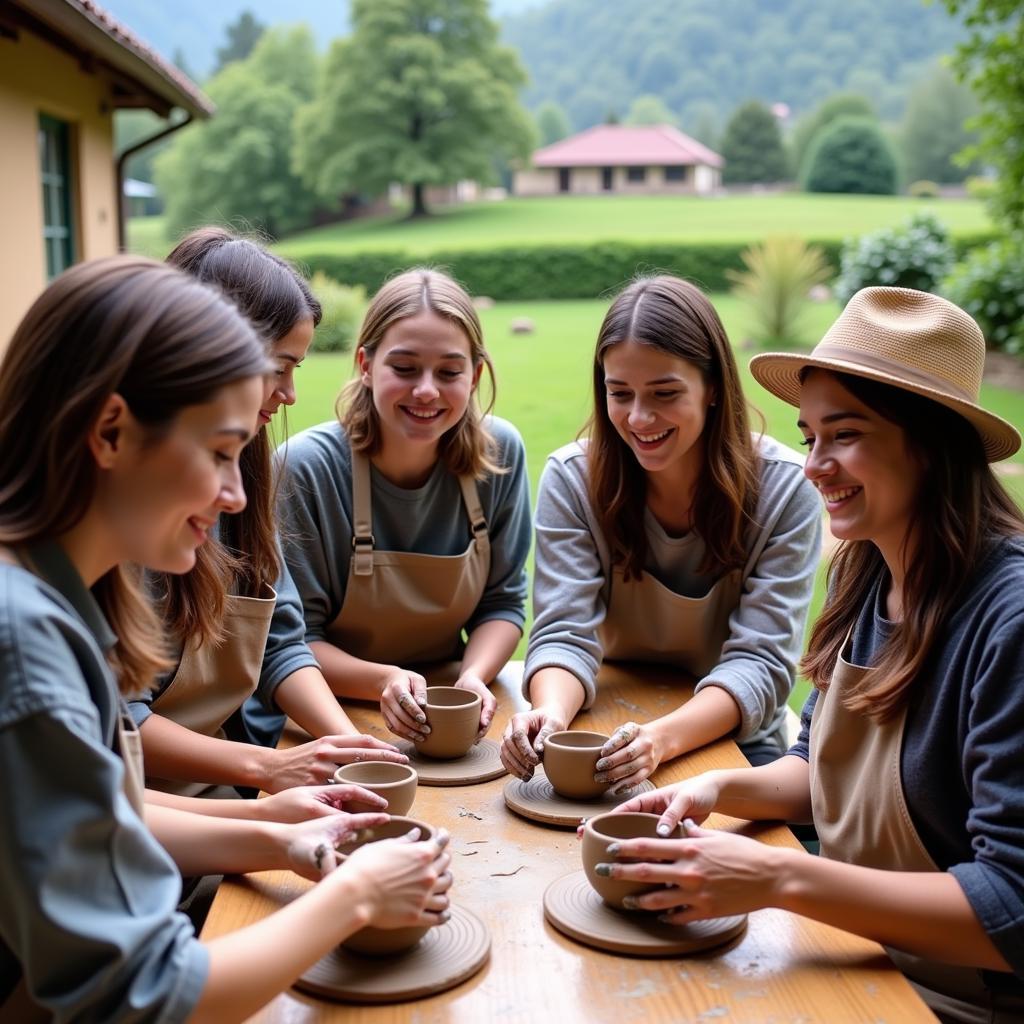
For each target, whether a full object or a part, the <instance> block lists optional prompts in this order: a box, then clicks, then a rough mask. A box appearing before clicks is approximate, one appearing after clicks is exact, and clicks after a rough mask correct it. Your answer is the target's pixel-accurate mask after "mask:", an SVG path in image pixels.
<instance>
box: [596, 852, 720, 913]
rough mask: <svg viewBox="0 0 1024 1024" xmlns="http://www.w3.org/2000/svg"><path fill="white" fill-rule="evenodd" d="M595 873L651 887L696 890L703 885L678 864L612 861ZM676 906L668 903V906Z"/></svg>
mask: <svg viewBox="0 0 1024 1024" xmlns="http://www.w3.org/2000/svg"><path fill="white" fill-rule="evenodd" d="M595 871H596V872H597V873H598V874H599V875H601V876H602V877H603V878H614V879H617V880H619V881H622V882H650V883H651V885H672V886H678V887H679V888H680V889H685V888H687V887H688V886H689V887H692V888H696V887H697V886H698V885H700V884H701V882H700V880H699V879H698V878H696V877H693V876H692V875H691V874H690V873H689V872H687V870H686V869H685V867H680V865H678V864H676V863H670V864H655V863H650V862H644V863H642V864H620V863H618V862H617V861H612V862H610V863H607V864H598V865H597V866H596V868H595ZM678 902H685V901H677V903H676V904H672V903H667V904H665V905H666V906H675V905H677V904H678Z"/></svg>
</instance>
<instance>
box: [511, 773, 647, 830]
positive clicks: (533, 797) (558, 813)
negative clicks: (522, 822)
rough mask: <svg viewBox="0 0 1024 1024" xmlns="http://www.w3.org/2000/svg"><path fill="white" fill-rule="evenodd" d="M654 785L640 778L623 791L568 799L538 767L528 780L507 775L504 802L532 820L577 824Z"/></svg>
mask: <svg viewBox="0 0 1024 1024" xmlns="http://www.w3.org/2000/svg"><path fill="white" fill-rule="evenodd" d="M652 789H654V785H653V783H651V782H647V781H646V780H645V781H644V782H641V783H640V784H639V785H638V786H634V787H633V788H632V789H631V790H629V791H628V792H626V793H620V794H619V795H618V796H612V795H611V793H604V794H603V795H602V796H599V797H598V798H597V799H596V800H567V799H566V798H565V797H562V796H559V795H558V794H557V793H556V792H555V791H554V789H553V788H552V786H551V783H550V782H548V779H547V776H546V775H545V774H544V769H543V768H538V769H537V770H536V771H535V772H534V774H533V778H532V779H530V780H529V781H528V782H523V781H522V779H510V780H509V781H508V782H507V783H506V784H505V805H506V806H507V807H508V809H509V810H511V811H515V812H516V814H518V815H520V817H523V818H529V819H530V820H531V821H539V822H541V824H543V825H556V826H558V827H559V828H576V827H577V826H578V825H579V823H580V822H581V821H582V820H583V819H584V818H593V817H596V816H597V815H598V814H605V813H607V812H608V811H614V810H615V808H616V807H618V806H619V804H621V803H622V802H623V801H624V800H628V799H629V798H630V797H633V796H636V795H637V794H638V793H649V792H650V791H651V790H652Z"/></svg>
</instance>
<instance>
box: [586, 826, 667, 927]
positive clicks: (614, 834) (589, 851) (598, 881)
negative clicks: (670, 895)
mask: <svg viewBox="0 0 1024 1024" xmlns="http://www.w3.org/2000/svg"><path fill="white" fill-rule="evenodd" d="M659 820H660V815H657V814H643V813H641V812H639V811H626V812H621V813H615V812H612V813H611V814H599V815H598V816H597V817H596V818H591V819H590V820H589V821H588V822H587V823H586V825H584V826H583V842H582V843H581V844H580V845H581V846H582V853H583V870H584V871H585V872H586V875H587V881H588V882H590V884H591V886H592V887H593V888H594V889H595V890H596V891H597V893H598V895H599V896H600V897H601V898H602V899H603V900H604V901H605V903H607V904H608V905H609V906H611V907H614V908H615V909H616V910H622V909H624V908H623V906H622V898H623V896H639V895H640V894H641V893H645V892H651V891H652V890H654V889H660V888H661V883H654V884H652V883H650V882H627V881H623V880H621V879H616V878H602V877H601V876H600V875H598V873H597V872H596V871H595V870H594V869H595V868H596V867H597V865H598V864H612V863H619V864H623V863H636V862H635V861H633V862H630V861H623V860H622V859H616V858H615V857H609V856H608V845H609V844H610V843H614V842H618V841H619V840H621V839H656V840H658V841H659V842H660V841H662V840H663V839H685V838H686V836H685V833H684V832H683V826H682V825H676V827H675V830H674V831H673V832H672V834H671V835H668V836H659V835H658V833H657V832H656V831H655V827H656V826H657V824H658V821H659ZM651 859H653V858H651ZM668 859H671V858H668Z"/></svg>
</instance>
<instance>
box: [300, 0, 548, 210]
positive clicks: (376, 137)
mask: <svg viewBox="0 0 1024 1024" xmlns="http://www.w3.org/2000/svg"><path fill="white" fill-rule="evenodd" d="M351 19H352V34H351V35H350V36H349V37H348V38H346V39H340V40H337V41H336V42H335V43H334V44H333V45H332V46H331V49H330V52H329V54H328V57H327V66H326V70H325V74H324V75H323V77H322V79H321V81H320V86H319V88H318V90H317V93H316V95H315V97H314V99H313V101H312V102H311V103H309V104H307V105H306V106H305V107H304V108H303V109H302V110H301V111H300V113H299V116H298V118H297V119H296V127H295V160H294V166H295V168H296V170H297V171H298V172H299V174H300V175H301V176H302V179H303V181H304V182H305V183H306V185H307V186H308V187H309V188H311V189H313V190H314V192H315V193H316V194H317V195H319V196H320V197H322V198H323V199H325V200H328V201H332V200H333V199H334V198H335V197H336V196H338V195H339V194H340V193H342V192H350V191H361V192H370V193H379V192H382V191H383V190H384V189H385V188H387V186H388V185H389V184H390V183H391V182H393V181H399V182H401V183H403V184H405V185H408V186H409V188H410V190H411V192H412V212H411V216H413V217H419V216H423V215H425V214H426V213H427V206H426V199H425V196H426V189H427V186H428V185H449V184H452V183H454V182H456V181H459V180H461V179H464V178H476V179H478V180H480V181H491V180H493V177H494V159H495V157H496V156H499V157H505V158H518V159H522V160H525V159H527V158H528V157H529V154H530V151H531V150H532V148H533V126H532V124H531V122H530V118H529V115H528V114H527V113H526V111H525V110H524V109H523V108H522V106H521V105H520V103H519V100H518V91H519V89H520V87H521V86H522V85H523V84H524V83H525V81H526V76H525V73H524V72H523V69H522V66H521V65H520V63H519V59H518V57H517V56H516V54H515V52H514V51H513V50H512V49H510V48H509V47H506V46H502V45H500V44H499V42H498V29H497V26H496V25H495V23H494V22H493V21H492V20H491V18H490V17H489V16H488V13H487V0H354V2H353V4H352V12H351Z"/></svg>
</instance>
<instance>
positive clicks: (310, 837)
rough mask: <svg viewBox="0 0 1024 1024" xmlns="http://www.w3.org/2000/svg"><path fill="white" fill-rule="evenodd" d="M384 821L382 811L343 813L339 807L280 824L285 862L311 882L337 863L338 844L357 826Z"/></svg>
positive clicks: (344, 841)
mask: <svg viewBox="0 0 1024 1024" xmlns="http://www.w3.org/2000/svg"><path fill="white" fill-rule="evenodd" d="M387 821H388V816H387V815H386V814H380V813H372V814H345V813H344V812H343V811H341V812H335V813H334V814H332V815H330V816H329V817H327V818H317V819H316V820H315V821H304V822H301V823H299V824H296V825H286V826H283V829H284V832H283V836H284V842H285V857H286V863H287V866H288V867H290V868H291V869H292V871H294V872H295V873H296V874H297V875H302V877H303V878H310V879H312V880H313V881H314V882H315V881H316V880H317V879H319V878H322V877H323V876H324V875H326V874H329V873H330V872H331V871H333V870H334V869H335V868H336V867H337V866H338V865H339V864H340V863H341V861H342V858H341V856H340V855H339V854H338V852H337V849H336V848H337V847H338V846H340V845H341V844H342V843H347V842H348V841H349V840H350V839H352V838H353V837H354V836H355V835H356V833H357V832H359V831H360V829H365V828H374V827H375V826H378V825H383V824H385V823H386V822H387ZM371 845H373V844H371Z"/></svg>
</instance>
